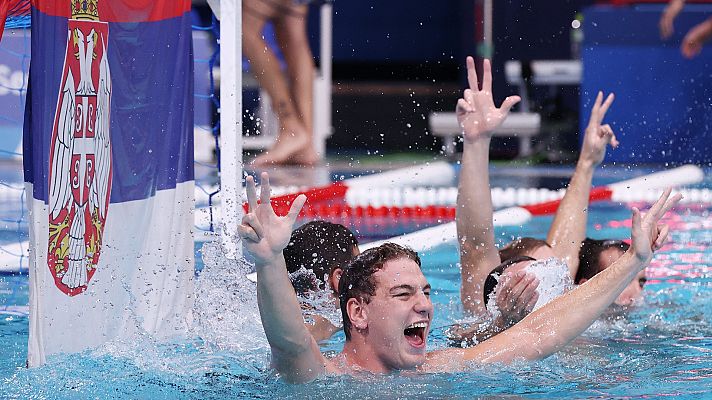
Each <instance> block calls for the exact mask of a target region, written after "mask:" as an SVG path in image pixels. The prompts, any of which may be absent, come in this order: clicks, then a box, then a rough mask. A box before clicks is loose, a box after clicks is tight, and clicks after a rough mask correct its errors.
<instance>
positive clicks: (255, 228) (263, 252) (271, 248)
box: [238, 172, 307, 266]
mask: <svg viewBox="0 0 712 400" xmlns="http://www.w3.org/2000/svg"><path fill="white" fill-rule="evenodd" d="M260 177H261V180H262V184H261V185H260V203H259V204H258V203H257V191H256V189H255V179H254V178H253V177H252V176H248V177H247V179H246V181H247V203H248V206H249V209H248V212H247V214H245V216H244V217H243V218H242V224H241V225H240V226H238V232H239V233H240V237H242V239H243V240H244V243H245V247H246V248H247V250H248V251H249V252H250V253H251V254H252V255H253V256H254V257H255V263H256V264H257V265H258V266H260V265H266V264H270V263H272V262H273V261H274V260H275V258H276V257H278V256H279V254H280V253H281V252H282V250H283V249H284V248H285V247H287V244H289V238H290V237H291V234H292V227H293V226H294V221H296V220H297V216H298V215H299V212H300V211H301V210H302V207H303V206H304V203H305V202H306V201H307V198H306V196H304V195H300V196H299V197H297V198H296V199H295V200H294V202H293V203H292V206H291V207H290V208H289V213H288V214H287V215H286V216H284V217H279V216H277V214H275V212H274V209H273V208H272V204H271V203H270V186H269V175H268V174H267V173H266V172H263V173H262V175H261V176H260Z"/></svg>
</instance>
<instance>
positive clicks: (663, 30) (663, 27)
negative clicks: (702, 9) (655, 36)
mask: <svg viewBox="0 0 712 400" xmlns="http://www.w3.org/2000/svg"><path fill="white" fill-rule="evenodd" d="M684 6H685V0H670V2H669V3H668V5H667V6H666V7H665V10H663V14H662V16H660V23H659V25H660V37H661V38H663V39H667V38H669V37H670V36H672V33H673V32H674V31H675V28H674V26H673V22H674V21H675V17H677V15H678V14H680V11H682V8H683V7H684Z"/></svg>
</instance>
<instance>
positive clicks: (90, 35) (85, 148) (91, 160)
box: [47, 0, 111, 296]
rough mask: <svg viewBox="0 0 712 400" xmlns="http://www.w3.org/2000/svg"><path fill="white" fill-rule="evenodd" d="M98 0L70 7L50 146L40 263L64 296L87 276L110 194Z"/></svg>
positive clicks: (104, 30) (106, 80)
mask: <svg viewBox="0 0 712 400" xmlns="http://www.w3.org/2000/svg"><path fill="white" fill-rule="evenodd" d="M98 1H99V0H72V1H71V8H72V18H71V19H69V20H68V21H67V50H66V52H65V57H64V68H63V73H62V80H61V85H60V88H59V96H58V100H57V110H56V113H55V117H54V128H53V132H52V141H51V144H50V168H49V244H48V249H47V264H48V266H49V269H50V272H51V273H52V275H53V276H54V281H55V284H56V286H57V288H59V290H61V291H62V292H64V293H65V294H67V295H69V296H75V295H77V294H79V293H82V292H83V291H84V290H86V288H87V285H88V283H89V281H90V280H91V277H92V275H94V271H95V269H96V265H97V263H98V262H99V255H100V253H101V246H102V236H103V231H104V223H105V221H106V216H107V211H108V205H109V198H110V193H111V141H110V135H109V133H110V132H109V130H110V124H109V117H110V116H109V114H110V113H109V112H110V103H111V74H110V72H109V62H108V60H107V52H106V47H107V43H108V35H109V28H108V24H107V23H105V22H101V21H99V7H98Z"/></svg>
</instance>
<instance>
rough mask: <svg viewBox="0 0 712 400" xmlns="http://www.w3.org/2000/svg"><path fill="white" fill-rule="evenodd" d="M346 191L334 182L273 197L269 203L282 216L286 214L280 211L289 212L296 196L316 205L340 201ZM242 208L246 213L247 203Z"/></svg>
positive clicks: (342, 184)
mask: <svg viewBox="0 0 712 400" xmlns="http://www.w3.org/2000/svg"><path fill="white" fill-rule="evenodd" d="M348 189H349V187H348V186H346V184H345V183H343V182H335V183H332V184H331V185H327V186H321V187H316V188H311V189H308V190H305V191H303V192H297V193H291V194H285V195H282V196H276V197H273V198H272V200H271V201H272V206H273V207H274V209H275V210H276V211H277V214H280V215H283V214H286V211H284V212H281V211H282V210H289V206H290V205H291V204H292V202H293V201H294V199H296V198H297V196H299V195H300V194H304V195H306V196H307V202H308V203H318V202H321V201H327V200H341V199H343V198H344V197H345V196H346V191H347V190H348ZM243 208H244V209H245V211H247V203H245V204H243Z"/></svg>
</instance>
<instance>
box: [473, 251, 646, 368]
mask: <svg viewBox="0 0 712 400" xmlns="http://www.w3.org/2000/svg"><path fill="white" fill-rule="evenodd" d="M648 261H649V260H641V259H639V258H638V257H636V256H635V255H634V254H633V252H631V251H628V252H626V253H625V254H624V255H623V256H621V257H620V258H619V259H618V260H617V261H616V262H614V263H613V264H612V265H611V266H610V267H608V268H606V269H605V270H604V271H602V272H600V273H599V274H598V275H596V276H594V277H593V278H591V279H589V280H588V281H586V283H584V284H582V285H580V286H578V287H577V288H576V289H574V290H572V291H571V292H569V293H567V294H565V295H563V296H561V297H558V298H556V299H554V300H553V301H551V302H550V303H548V304H547V305H545V306H544V307H542V308H540V309H539V310H537V311H534V312H533V313H531V314H529V315H528V316H527V317H526V318H524V319H523V320H522V321H520V322H519V323H518V324H516V325H514V326H513V327H512V328H510V329H508V330H507V331H505V332H503V333H501V334H499V335H497V336H495V337H494V338H493V339H491V340H488V341H486V342H484V343H483V344H482V345H480V346H482V347H481V349H480V352H481V354H479V356H480V360H481V361H486V362H510V361H512V360H515V359H518V358H523V359H526V360H537V359H542V358H546V357H548V356H549V355H551V354H553V353H555V352H556V351H558V350H560V349H561V348H563V347H564V346H565V345H566V344H568V343H569V342H570V341H571V340H573V339H575V338H576V337H577V336H578V335H580V334H581V333H583V331H585V330H586V329H587V328H588V327H589V326H590V325H591V324H592V323H593V321H595V320H596V318H598V317H599V316H600V315H601V313H603V311H605V310H606V308H608V306H609V305H610V304H611V303H613V301H615V299H616V298H617V297H618V295H619V294H620V293H621V292H622V291H623V289H625V287H626V286H627V285H628V283H630V281H631V280H632V279H633V278H634V277H635V276H636V274H637V273H638V272H640V270H642V269H643V268H644V266H645V265H647V262H648ZM480 346H477V347H480ZM477 347H475V348H477Z"/></svg>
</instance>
